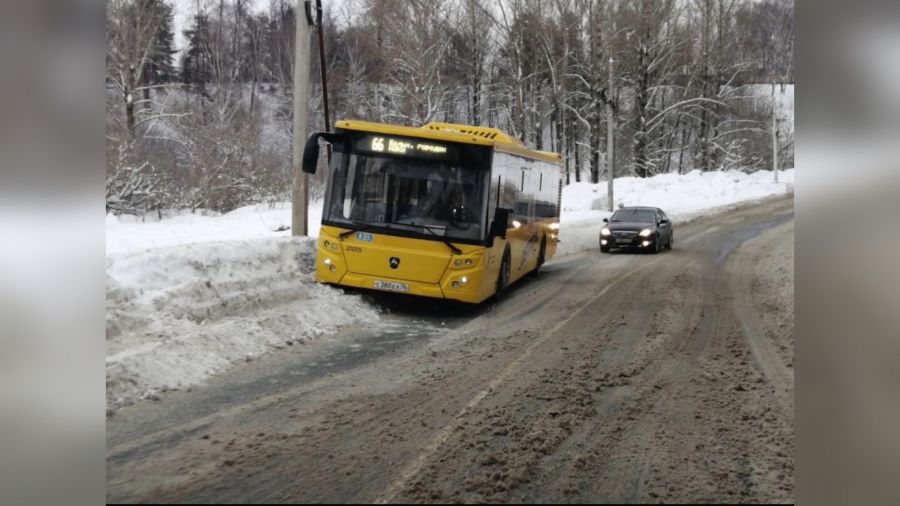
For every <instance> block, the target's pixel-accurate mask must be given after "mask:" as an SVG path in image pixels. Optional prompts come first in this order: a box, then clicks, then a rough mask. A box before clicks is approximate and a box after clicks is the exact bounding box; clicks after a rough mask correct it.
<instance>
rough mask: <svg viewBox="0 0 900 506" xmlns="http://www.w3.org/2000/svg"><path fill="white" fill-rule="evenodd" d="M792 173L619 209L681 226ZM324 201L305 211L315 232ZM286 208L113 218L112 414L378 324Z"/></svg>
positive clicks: (636, 189) (739, 178)
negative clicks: (338, 283) (642, 208)
mask: <svg viewBox="0 0 900 506" xmlns="http://www.w3.org/2000/svg"><path fill="white" fill-rule="evenodd" d="M793 180H794V171H793V170H789V171H785V172H783V173H782V174H781V182H780V183H774V182H773V181H772V173H771V172H767V171H762V172H757V173H755V174H744V173H742V172H738V171H730V172H705V173H704V172H699V171H695V172H691V173H690V174H686V175H682V176H680V175H676V174H667V175H661V176H656V177H653V178H648V179H639V178H620V179H617V180H616V182H615V197H616V198H615V204H616V206H618V205H619V204H622V205H650V206H658V207H661V208H663V209H664V210H665V211H666V212H667V213H669V215H670V216H671V217H672V218H673V219H674V220H675V221H686V220H689V219H691V218H693V217H695V216H697V215H698V214H703V213H708V212H710V211H711V210H715V209H720V208H722V207H723V206H725V207H727V206H731V205H734V204H737V203H741V202H747V201H752V200H759V199H762V198H765V197H769V196H773V195H778V194H782V193H785V192H790V191H792V190H793ZM605 208H606V183H605V182H601V183H600V184H597V185H592V184H589V183H576V184H572V185H569V186H567V187H566V188H564V189H563V210H562V218H561V227H560V236H561V238H562V243H561V244H560V250H559V255H560V256H564V255H569V254H573V253H577V252H579V251H584V250H589V249H595V248H597V237H598V234H599V232H600V229H601V228H602V226H603V218H604V217H606V216H608V215H609V213H608V212H606V211H604V210H603V209H605ZM321 210H322V207H321V202H318V203H316V204H314V205H311V206H310V220H309V226H310V233H311V234H312V235H316V234H317V233H318V229H319V223H320V217H321ZM290 220H291V217H290V205H289V204H279V205H276V206H268V205H259V206H247V207H244V208H240V209H237V210H235V211H233V212H231V213H227V214H225V215H219V216H208V215H198V214H191V213H185V214H182V215H178V216H174V217H170V218H166V219H162V220H155V221H139V220H137V219H134V218H117V217H113V216H110V217H108V218H107V222H106V233H107V260H106V277H107V292H106V303H107V307H106V328H107V359H106V371H107V401H108V404H109V405H110V406H111V407H113V408H115V407H116V406H120V405H123V404H127V403H130V402H132V401H134V400H135V399H137V398H141V397H146V396H151V395H154V394H155V393H156V392H158V391H160V390H166V389H176V388H185V387H188V386H190V385H194V384H197V383H199V382H202V381H203V380H205V379H206V378H207V377H209V376H210V375H211V374H214V373H216V372H219V371H223V370H225V369H227V368H229V367H231V366H233V365H234V364H236V363H239V362H241V361H244V360H246V359H247V358H248V357H253V356H257V355H260V354H262V353H265V352H267V351H270V350H272V349H275V348H279V347H282V346H285V345H288V344H289V343H290V344H294V343H302V342H304V341H307V340H310V339H314V338H315V337H317V336H319V335H321V334H323V333H330V332H334V331H335V330H336V329H337V328H338V327H339V326H341V325H348V324H353V323H359V322H368V323H369V324H371V322H373V321H375V320H378V314H377V311H376V310H375V309H374V308H373V307H372V306H370V305H368V304H366V303H365V302H363V301H362V299H361V298H360V297H358V296H349V295H344V293H343V292H342V291H341V290H339V289H335V288H331V287H327V286H324V285H318V284H316V283H314V281H313V275H312V272H313V265H314V262H315V253H316V252H315V242H314V240H313V239H298V238H291V237H289V234H290V230H289V229H288V227H289V226H290Z"/></svg>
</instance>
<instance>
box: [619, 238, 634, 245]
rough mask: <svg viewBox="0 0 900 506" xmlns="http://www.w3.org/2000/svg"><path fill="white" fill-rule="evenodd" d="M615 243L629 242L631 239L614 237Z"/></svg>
mask: <svg viewBox="0 0 900 506" xmlns="http://www.w3.org/2000/svg"><path fill="white" fill-rule="evenodd" d="M616 243H617V244H631V239H616Z"/></svg>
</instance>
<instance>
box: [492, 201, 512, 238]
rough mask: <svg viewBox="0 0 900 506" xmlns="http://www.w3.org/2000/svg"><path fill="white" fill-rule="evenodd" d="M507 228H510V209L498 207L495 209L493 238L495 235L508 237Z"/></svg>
mask: <svg viewBox="0 0 900 506" xmlns="http://www.w3.org/2000/svg"><path fill="white" fill-rule="evenodd" d="M507 228H509V209H507V208H505V207H498V208H497V210H496V211H494V221H493V222H492V223H491V239H492V240H493V238H494V237H500V238H501V239H506V229H507Z"/></svg>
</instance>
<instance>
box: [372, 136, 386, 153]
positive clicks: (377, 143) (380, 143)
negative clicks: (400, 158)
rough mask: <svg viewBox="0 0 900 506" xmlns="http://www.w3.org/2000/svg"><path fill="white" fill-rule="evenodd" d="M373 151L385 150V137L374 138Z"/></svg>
mask: <svg viewBox="0 0 900 506" xmlns="http://www.w3.org/2000/svg"><path fill="white" fill-rule="evenodd" d="M372 151H384V137H373V138H372Z"/></svg>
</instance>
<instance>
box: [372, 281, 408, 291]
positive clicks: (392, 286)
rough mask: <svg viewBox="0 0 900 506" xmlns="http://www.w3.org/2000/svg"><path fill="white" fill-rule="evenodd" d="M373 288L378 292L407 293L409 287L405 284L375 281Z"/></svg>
mask: <svg viewBox="0 0 900 506" xmlns="http://www.w3.org/2000/svg"><path fill="white" fill-rule="evenodd" d="M375 288H377V289H379V290H389V291H391V292H408V291H409V285H407V284H406V283H394V282H391V281H380V280H379V281H375Z"/></svg>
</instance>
